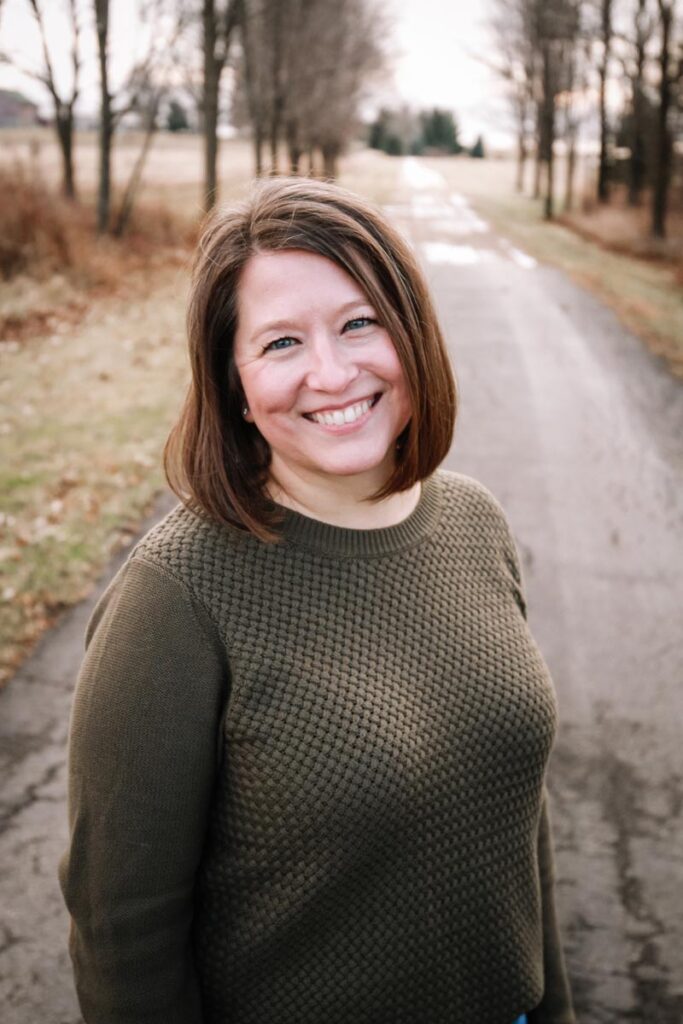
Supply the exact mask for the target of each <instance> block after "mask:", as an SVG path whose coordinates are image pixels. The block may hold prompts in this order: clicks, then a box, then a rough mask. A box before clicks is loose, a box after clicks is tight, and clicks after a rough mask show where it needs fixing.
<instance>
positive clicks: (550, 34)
mask: <svg viewBox="0 0 683 1024" xmlns="http://www.w3.org/2000/svg"><path fill="white" fill-rule="evenodd" d="M536 38H537V40H538V49H539V53H540V66H541V73H540V102H539V142H538V146H539V157H540V162H541V164H542V165H543V167H544V168H545V194H544V196H543V216H544V218H545V219H546V220H551V219H552V217H553V216H554V212H555V211H554V204H555V141H556V136H557V108H558V103H559V98H560V97H561V96H562V95H563V94H565V95H566V94H567V93H568V92H569V91H570V89H572V88H573V84H574V82H573V79H574V73H575V72H574V60H575V48H576V46H577V44H578V38H579V5H578V3H576V2H575V0H545V2H540V3H539V4H538V7H537V9H536Z"/></svg>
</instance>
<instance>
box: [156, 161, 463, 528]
mask: <svg viewBox="0 0 683 1024" xmlns="http://www.w3.org/2000/svg"><path fill="white" fill-rule="evenodd" d="M283 249H303V250H305V251H307V252H311V253H317V254H318V255H320V256H325V257H327V259H330V260H333V261H334V263H336V264H337V265H338V266H340V267H341V268H342V269H343V270H345V271H346V272H347V274H349V275H350V276H351V277H352V278H353V279H354V281H356V282H357V283H358V284H359V285H360V286H361V287H362V289H363V290H364V292H365V293H366V295H367V296H368V299H369V300H370V302H371V303H372V305H373V306H374V307H375V311H376V313H377V316H378V318H379V321H380V323H382V325H383V326H384V327H385V328H386V330H387V331H388V333H389V335H390V337H391V339H392V341H393V343H394V346H395V348H396V352H397V355H398V358H399V360H400V362H401V365H402V367H403V372H404V374H405V379H406V383H407V387H408V392H409V395H410V401H411V407H412V416H411V419H410V422H409V424H408V426H407V427H406V428H405V430H404V431H403V433H402V434H401V436H400V438H399V439H398V442H397V453H396V454H397V458H396V466H395V469H394V471H393V473H392V475H391V477H390V478H389V480H387V482H386V484H385V485H384V487H382V488H381V490H379V491H378V492H377V493H376V494H374V495H372V500H379V499H380V498H385V497H388V495H390V494H394V493H396V492H398V491H403V490H407V489H408V488H410V487H412V486H413V485H414V484H415V483H416V482H417V481H418V480H424V479H425V478H426V477H428V476H429V475H430V474H431V473H433V471H434V470H435V469H436V467H437V466H438V465H439V463H440V462H441V461H442V459H443V458H444V457H445V455H446V453H447V452H448V449H449V447H450V444H451V441H452V437H453V429H454V425H455V415H456V404H457V394H456V383H455V378H454V376H453V371H452V369H451V365H450V361H449V358H448V355H447V352H446V347H445V344H444V340H443V337H442V334H441V330H440V327H439V324H438V322H437V318H436V313H435V311H434V307H433V305H432V300H431V297H430V295H429V291H428V289H427V285H426V283H425V280H424V277H423V275H422V272H421V270H420V268H419V266H418V263H417V260H416V258H415V256H414V254H413V252H412V251H411V249H410V247H409V245H408V244H407V243H406V242H405V240H404V239H403V238H402V237H401V235H400V234H399V233H398V232H397V231H396V230H395V229H394V228H393V227H392V226H391V224H389V222H388V221H387V220H386V219H385V217H384V216H383V215H382V214H381V213H380V212H379V211H378V210H377V209H375V208H374V207H373V206H372V205H371V204H370V203H368V202H367V201H366V200H364V199H361V198H360V197H359V196H357V195H354V194H353V193H352V192H348V191H346V190H345V189H342V188H339V187H338V186H336V185H331V184H328V183H323V182H320V181H311V180H307V179H300V178H271V179H269V180H267V181H264V182H260V183H258V184H257V185H256V186H255V187H254V189H253V191H252V193H251V195H250V197H249V198H248V199H247V200H246V201H244V202H242V203H240V204H238V205H234V206H230V207H227V208H224V209H218V210H216V211H215V212H214V213H213V214H212V215H211V216H210V217H209V219H208V221H207V223H206V224H205V227H204V231H203V233H202V236H201V239H200V241H199V245H198V249H197V254H196V257H195V261H194V266H193V272H192V287H191V292H190V299H189V306H188V314H187V329H188V340H189V350H190V363H191V368H192V381H191V384H190V387H189V390H188V394H187V397H186V399H185V404H184V406H183V409H182V412H181V414H180V417H179V419H178V422H177V423H176V425H175V426H174V427H173V430H172V431H171V434H170V436H169V438H168V441H167V442H166V448H165V450H164V468H165V471H166V477H167V479H168V482H169V485H170V486H171V488H172V489H173V490H174V491H175V493H176V494H177V496H178V497H179V498H180V500H181V501H182V502H183V503H184V504H185V505H186V506H187V507H189V508H191V509H193V510H194V511H195V512H198V513H199V514H201V515H205V516H208V517H209V518H211V519H213V520H215V521H217V522H219V523H225V524H230V525H232V526H236V527H238V528H240V529H242V530H246V531H249V532H250V533H252V534H255V535H256V536H257V537H259V538H261V539H262V540H266V541H272V540H276V539H278V532H277V526H278V525H279V523H280V522H281V518H282V517H281V512H280V510H279V509H278V506H277V505H275V504H274V503H273V502H272V501H271V500H270V499H269V496H268V493H267V490H266V485H267V481H268V468H269V465H270V449H269V447H268V444H267V443H266V441H265V440H264V438H263V437H262V436H261V434H260V433H259V431H258V430H257V428H256V427H255V426H254V425H253V424H251V423H248V422H247V421H246V420H245V419H244V416H243V415H242V409H243V406H244V401H245V399H244V392H243V390H242V386H241V383H240V378H239V374H238V372H237V369H236V367H235V362H234V358H233V340H234V337H235V331H236V327H237V315H238V289H239V283H240V276H241V274H242V271H243V270H244V267H245V265H246V263H247V261H248V260H249V259H250V257H251V256H253V255H254V254H256V253H263V252H277V251H279V250H283Z"/></svg>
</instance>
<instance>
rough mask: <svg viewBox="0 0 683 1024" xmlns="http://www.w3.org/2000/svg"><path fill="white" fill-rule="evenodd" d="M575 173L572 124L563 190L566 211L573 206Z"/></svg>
mask: <svg viewBox="0 0 683 1024" xmlns="http://www.w3.org/2000/svg"><path fill="white" fill-rule="evenodd" d="M575 173H576V128H575V127H574V126H572V128H571V129H570V134H569V149H568V152H567V181H566V187H565V192H564V209H565V212H566V213H569V211H570V210H573V208H574V176H575Z"/></svg>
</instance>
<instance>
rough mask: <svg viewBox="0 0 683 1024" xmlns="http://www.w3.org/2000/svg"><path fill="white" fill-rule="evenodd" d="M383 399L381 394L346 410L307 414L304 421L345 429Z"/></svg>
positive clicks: (352, 405)
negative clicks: (344, 427)
mask: <svg viewBox="0 0 683 1024" xmlns="http://www.w3.org/2000/svg"><path fill="white" fill-rule="evenodd" d="M381 397H382V395H381V392H380V393H379V394H376V395H373V396H372V398H365V399H364V400H363V401H362V402H354V403H353V404H351V405H347V406H346V407H345V408H344V409H330V410H329V411H322V412H305V413H304V414H303V416H304V419H307V420H310V421H311V422H312V423H321V424H322V425H323V426H325V427H343V426H346V424H347V423H355V422H356V420H359V419H360V418H361V417H362V416H365V414H366V413H368V412H369V411H370V409H372V408H373V407H374V406H375V405H377V403H378V402H379V400H380V398H381Z"/></svg>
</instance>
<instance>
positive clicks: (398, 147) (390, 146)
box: [383, 135, 403, 156]
mask: <svg viewBox="0 0 683 1024" xmlns="http://www.w3.org/2000/svg"><path fill="white" fill-rule="evenodd" d="M383 148H384V152H385V153H388V154H389V156H403V142H402V141H401V139H399V137H398V135H387V137H386V139H385V140H384V147H383Z"/></svg>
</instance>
